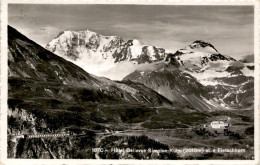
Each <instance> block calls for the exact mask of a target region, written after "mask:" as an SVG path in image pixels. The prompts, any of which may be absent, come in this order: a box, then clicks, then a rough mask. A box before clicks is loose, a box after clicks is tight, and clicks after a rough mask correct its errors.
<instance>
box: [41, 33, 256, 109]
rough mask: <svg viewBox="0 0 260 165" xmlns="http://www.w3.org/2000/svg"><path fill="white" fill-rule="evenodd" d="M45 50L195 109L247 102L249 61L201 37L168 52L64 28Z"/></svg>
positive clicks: (250, 80)
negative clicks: (238, 58) (172, 51)
mask: <svg viewBox="0 0 260 165" xmlns="http://www.w3.org/2000/svg"><path fill="white" fill-rule="evenodd" d="M46 49H48V50H50V51H52V52H53V53H55V54H57V55H59V56H61V57H63V58H65V59H67V60H69V61H71V62H73V63H75V64H76V65H78V66H80V67H82V68H83V69H85V71H88V72H94V73H97V74H98V75H99V76H105V77H107V78H112V79H113V78H114V77H115V75H119V77H120V78H118V79H124V80H131V81H135V82H139V83H141V84H144V85H146V86H147V87H150V88H152V89H154V90H155V91H157V92H158V93H160V94H161V95H163V96H165V97H167V98H168V99H170V100H172V101H175V102H180V103H184V104H192V105H193V106H191V107H193V108H195V109H202V110H205V109H207V110H209V109H223V108H224V109H237V108H249V107H252V106H253V92H252V91H253V74H254V66H253V63H248V60H247V61H245V60H244V61H237V60H236V59H234V58H232V57H230V56H227V55H223V54H221V53H220V52H219V51H218V50H217V49H216V48H215V47H214V46H213V45H212V44H211V43H209V42H205V41H202V40H197V41H195V42H193V43H192V44H190V45H188V46H186V47H185V48H183V49H180V50H177V51H176V52H175V53H169V52H165V49H163V48H157V47H155V46H147V45H144V44H141V42H140V41H138V40H129V41H127V42H125V41H124V40H123V39H122V38H121V37H117V36H102V35H100V34H98V33H95V32H92V31H89V30H86V31H79V32H76V31H64V32H62V33H60V34H59V35H58V36H57V37H56V38H55V39H53V40H52V41H50V42H49V43H48V44H47V46H46ZM126 68H129V69H128V70H127V69H126ZM238 80H239V81H238ZM198 100H199V101H198Z"/></svg>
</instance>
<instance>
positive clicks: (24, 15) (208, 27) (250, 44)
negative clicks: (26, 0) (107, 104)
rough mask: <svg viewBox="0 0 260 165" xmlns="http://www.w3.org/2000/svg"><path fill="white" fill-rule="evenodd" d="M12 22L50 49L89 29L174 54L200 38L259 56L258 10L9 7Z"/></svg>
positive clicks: (235, 52)
mask: <svg viewBox="0 0 260 165" xmlns="http://www.w3.org/2000/svg"><path fill="white" fill-rule="evenodd" d="M8 24H9V25H11V26H12V27H14V28H16V29H17V30H18V31H20V32H21V33H23V34H24V35H26V36H27V37H28V38H30V39H32V40H34V41H35V42H37V43H38V44H40V45H42V46H44V47H45V45H46V44H47V43H48V42H49V41H51V40H52V39H54V38H55V37H56V36H57V35H58V34H59V33H60V32H61V31H64V30H73V31H78V30H87V29H88V30H91V31H94V32H97V33H99V34H101V35H108V36H109V35H113V36H120V37H122V38H123V39H124V40H125V41H127V40H128V39H139V40H140V41H141V42H142V43H144V44H147V45H154V46H156V47H162V48H165V49H166V50H169V51H172V52H174V51H176V50H177V49H181V48H184V47H185V46H187V45H189V44H191V43H193V42H194V41H195V40H204V41H207V42H210V43H211V44H212V45H214V47H215V48H216V49H217V50H218V51H219V52H220V53H221V54H224V55H230V56H232V57H234V58H237V59H238V58H240V57H241V56H244V55H248V54H253V52H254V8H253V6H180V5H94V4H91V5H90V4H88V5H82V4H81V5H57V4H48V5H47V4H9V6H8Z"/></svg>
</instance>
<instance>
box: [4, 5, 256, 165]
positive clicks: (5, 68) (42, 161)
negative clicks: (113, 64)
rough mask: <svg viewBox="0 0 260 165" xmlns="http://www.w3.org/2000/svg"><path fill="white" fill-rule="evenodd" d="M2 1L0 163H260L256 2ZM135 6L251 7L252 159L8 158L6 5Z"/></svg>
mask: <svg viewBox="0 0 260 165" xmlns="http://www.w3.org/2000/svg"><path fill="white" fill-rule="evenodd" d="M0 2H1V19H0V20H1V56H0V58H1V65H0V66H1V75H0V76H1V79H0V80H1V84H0V87H1V92H0V94H1V98H0V101H1V114H0V115H1V121H0V124H1V129H0V130H1V150H0V151H1V153H0V158H1V160H0V164H4V165H5V164H10V165H16V164H19V165H23V164H24V165H29V164H55V165H57V164H177V163H178V164H216V165H217V164H234V165H257V164H259V145H260V144H259V141H260V139H259V137H260V136H259V109H260V105H259V99H260V98H259V92H260V88H259V76H260V73H259V71H260V66H259V65H260V56H259V46H260V45H259V19H260V17H259V14H260V10H259V7H260V6H259V5H260V3H259V0H255V1H254V0H168V1H167V0H70V1H69V0H37V1H36V0H0ZM8 3H30V4H32V3H33V4H82V3H84V4H138V5H254V6H255V15H254V36H255V37H254V49H255V50H254V52H255V53H254V54H255V106H254V108H255V110H254V113H255V123H254V124H255V139H254V145H255V147H254V148H255V160H94V159H83V160H80V159H55V160H51V159H7V101H6V98H7V68H8V67H7V13H8V10H7V4H8Z"/></svg>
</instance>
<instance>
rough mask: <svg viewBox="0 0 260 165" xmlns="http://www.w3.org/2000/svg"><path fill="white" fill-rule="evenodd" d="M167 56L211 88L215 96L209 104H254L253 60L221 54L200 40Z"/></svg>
mask: <svg viewBox="0 0 260 165" xmlns="http://www.w3.org/2000/svg"><path fill="white" fill-rule="evenodd" d="M166 60H168V61H170V63H169V64H171V65H174V66H177V67H178V68H179V69H180V70H181V71H182V72H184V73H187V74H189V75H191V76H192V77H195V78H196V80H197V81H198V82H199V83H201V84H202V85H203V86H204V87H205V88H208V94H209V95H207V97H208V98H209V97H210V98H211V97H212V98H214V100H207V102H208V103H209V104H212V105H216V104H215V103H217V104H218V105H220V106H221V107H223V108H227V109H233V108H249V107H251V106H253V98H254V96H253V91H254V79H253V75H254V67H252V66H251V65H250V64H248V63H242V62H241V61H236V60H235V59H234V58H232V57H229V56H227V55H222V54H221V53H219V51H218V50H217V49H216V48H215V47H214V46H213V45H212V44H210V43H208V42H205V41H201V40H197V41H195V42H193V43H192V44H191V45H188V46H187V47H185V48H183V49H180V50H178V51H176V52H175V53H174V54H168V56H167V58H166ZM251 64H252V63H251Z"/></svg>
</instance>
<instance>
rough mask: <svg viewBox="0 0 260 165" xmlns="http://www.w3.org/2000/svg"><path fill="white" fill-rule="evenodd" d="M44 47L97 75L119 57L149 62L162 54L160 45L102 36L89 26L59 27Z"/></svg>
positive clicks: (162, 55)
mask: <svg viewBox="0 0 260 165" xmlns="http://www.w3.org/2000/svg"><path fill="white" fill-rule="evenodd" d="M46 49H48V50H49V51H51V52H53V53H55V54H57V55H59V56H61V57H63V58H65V59H66V60H69V61H71V62H73V63H75V64H76V65H78V66H80V67H81V68H83V69H84V70H85V71H88V72H90V73H92V74H96V75H99V76H104V75H106V73H107V71H108V70H111V69H113V68H115V67H116V65H117V64H118V63H120V62H122V61H131V63H132V64H141V63H147V62H148V63H151V62H153V61H158V60H161V59H163V58H164V57H165V55H166V54H165V50H164V49H162V48H156V47H155V46H148V45H145V44H142V43H141V42H140V41H139V40H136V39H134V40H129V41H127V42H125V41H124V40H123V39H122V38H121V37H117V36H103V35H100V34H98V33H95V32H92V31H90V30H86V31H63V32H61V33H60V34H59V35H58V36H57V37H56V38H55V39H53V40H52V41H50V42H49V43H48V44H47V45H46Z"/></svg>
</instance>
